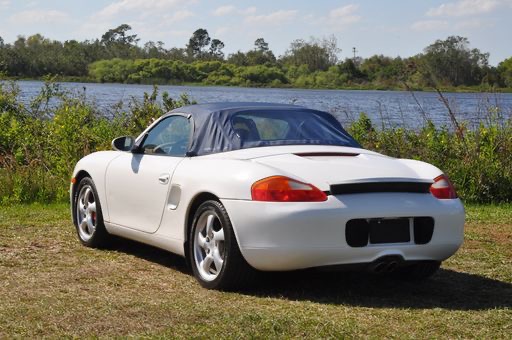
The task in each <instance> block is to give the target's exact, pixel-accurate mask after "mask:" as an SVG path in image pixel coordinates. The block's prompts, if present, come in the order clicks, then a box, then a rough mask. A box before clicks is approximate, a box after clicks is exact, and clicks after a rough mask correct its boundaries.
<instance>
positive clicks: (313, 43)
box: [281, 37, 341, 72]
mask: <svg viewBox="0 0 512 340" xmlns="http://www.w3.org/2000/svg"><path fill="white" fill-rule="evenodd" d="M340 51H341V50H340V49H339V48H338V47H337V42H336V38H335V37H331V38H329V39H322V40H319V39H315V38H311V39H310V40H309V41H305V40H303V39H297V40H294V41H292V43H291V44H290V48H289V49H288V50H287V51H286V52H285V55H284V57H282V58H281V61H282V62H283V63H284V64H289V65H295V66H300V65H307V66H308V70H309V71H310V72H313V71H325V70H327V69H328V68H329V66H333V65H336V63H337V62H338V53H339V52H340Z"/></svg>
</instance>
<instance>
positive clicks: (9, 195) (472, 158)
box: [0, 64, 512, 204]
mask: <svg viewBox="0 0 512 340" xmlns="http://www.w3.org/2000/svg"><path fill="white" fill-rule="evenodd" d="M205 65H206V64H204V65H202V66H201V67H205ZM212 65H216V64H211V65H210V66H212ZM215 67H217V66H215ZM255 69H256V68H255ZM230 70H231V69H224V70H223V68H222V67H220V68H219V69H218V70H217V72H219V78H217V81H222V80H225V79H222V78H221V72H230ZM267 71H268V72H273V70H272V69H271V68H269V69H268V70H267ZM267 71H265V72H267ZM265 72H263V74H265ZM233 79H237V81H239V82H242V83H243V82H246V81H255V80H256V79H257V78H251V80H250V79H248V78H245V79H244V78H241V77H235V78H233ZM212 81H213V79H212ZM18 95H19V89H18V88H17V87H16V85H15V84H14V83H0V203H1V204H11V203H25V202H34V201H38V202H52V201H62V200H66V199H67V195H68V188H69V176H70V175H71V172H72V170H73V167H74V165H75V163H76V162H77V161H78V160H79V159H80V158H82V157H83V156H85V155H87V154H89V153H91V152H94V151H97V150H107V149H110V141H111V140H112V139H113V138H114V137H116V136H120V135H137V134H139V133H140V132H141V131H142V130H143V129H144V128H145V127H146V126H147V125H148V124H149V123H150V122H151V121H152V120H153V119H155V118H157V117H159V116H160V115H162V114H163V113H165V112H167V111H169V110H171V109H173V108H176V107H179V106H182V105H186V104H191V102H190V100H189V99H188V98H187V96H184V95H182V96H181V97H180V98H179V99H177V100H174V99H172V98H170V97H169V95H168V94H167V93H165V92H164V93H163V94H162V96H161V100H158V97H159V93H158V88H157V87H154V89H153V91H152V92H151V93H146V94H144V97H143V99H142V100H136V99H131V101H130V102H129V103H128V104H127V105H125V106H123V105H122V103H121V104H119V105H117V106H116V107H113V108H112V113H111V115H109V116H108V117H107V116H105V114H104V113H103V112H100V111H99V109H98V108H97V107H96V106H95V105H94V104H91V103H89V102H87V101H86V100H85V96H83V95H81V94H72V93H66V92H63V91H61V90H60V88H59V87H58V85H55V84H53V83H51V82H48V83H46V84H45V86H44V87H43V88H42V89H41V93H40V94H39V96H37V97H36V98H34V100H33V101H32V102H31V103H29V104H27V105H25V104H23V103H22V102H21V101H20V100H19V98H18ZM50 104H51V105H50ZM124 107H125V108H124ZM489 117H490V118H489V120H488V122H487V123H486V124H481V125H480V126H479V127H477V128H476V129H473V130H469V129H467V128H466V127H465V126H464V124H460V129H459V130H457V133H456V132H454V129H450V128H449V127H440V128H439V127H436V126H434V124H433V123H431V122H427V123H426V124H425V125H424V126H423V127H422V128H421V129H419V130H412V129H403V128H389V129H380V130H379V129H377V128H376V127H375V126H374V125H373V123H372V121H371V120H370V119H369V118H368V116H366V115H365V114H361V116H360V117H359V119H357V120H356V121H354V122H353V123H352V124H350V126H348V131H349V132H350V133H351V134H352V135H353V136H354V137H355V138H356V140H358V141H359V142H360V143H361V144H362V145H363V146H364V147H365V148H368V149H371V150H375V151H377V152H381V153H383V154H386V155H389V156H393V157H399V158H412V159H418V160H423V161H426V162H429V163H432V164H434V165H436V166H437V167H439V168H440V169H442V170H443V171H445V172H446V173H447V174H448V176H450V178H451V179H452V181H453V182H454V184H455V186H456V187H457V189H458V192H459V195H460V196H461V197H462V198H463V199H464V200H466V201H471V202H485V203H490V202H492V203H498V202H511V201H512V157H510V155H511V154H512V121H511V120H508V121H503V120H502V119H499V117H496V116H495V115H493V114H492V113H490V114H489Z"/></svg>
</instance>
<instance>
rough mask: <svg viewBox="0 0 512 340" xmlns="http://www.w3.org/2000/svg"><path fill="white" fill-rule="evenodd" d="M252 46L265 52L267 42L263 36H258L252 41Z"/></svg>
mask: <svg viewBox="0 0 512 340" xmlns="http://www.w3.org/2000/svg"><path fill="white" fill-rule="evenodd" d="M254 46H256V50H257V51H261V52H267V51H268V50H269V49H268V43H267V42H266V41H265V39H263V38H258V39H256V40H255V41H254Z"/></svg>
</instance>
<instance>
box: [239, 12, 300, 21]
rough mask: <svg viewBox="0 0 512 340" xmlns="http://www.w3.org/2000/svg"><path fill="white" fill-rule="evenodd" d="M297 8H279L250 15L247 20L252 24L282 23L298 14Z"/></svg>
mask: <svg viewBox="0 0 512 340" xmlns="http://www.w3.org/2000/svg"><path fill="white" fill-rule="evenodd" d="M297 13H298V11H297V10H279V11H275V12H272V13H269V14H262V15H249V16H247V17H246V18H245V21H246V22H248V23H251V24H280V23H283V22H286V21H290V20H291V19H293V18H295V17H296V16H297Z"/></svg>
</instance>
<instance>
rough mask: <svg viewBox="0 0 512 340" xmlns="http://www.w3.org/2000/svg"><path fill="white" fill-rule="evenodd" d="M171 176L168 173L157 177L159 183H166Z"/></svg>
mask: <svg viewBox="0 0 512 340" xmlns="http://www.w3.org/2000/svg"><path fill="white" fill-rule="evenodd" d="M170 177H171V176H169V174H163V175H160V177H158V182H159V183H160V184H167V183H169V178H170Z"/></svg>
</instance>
